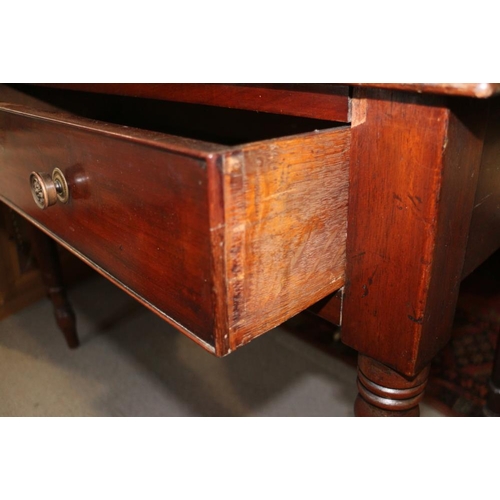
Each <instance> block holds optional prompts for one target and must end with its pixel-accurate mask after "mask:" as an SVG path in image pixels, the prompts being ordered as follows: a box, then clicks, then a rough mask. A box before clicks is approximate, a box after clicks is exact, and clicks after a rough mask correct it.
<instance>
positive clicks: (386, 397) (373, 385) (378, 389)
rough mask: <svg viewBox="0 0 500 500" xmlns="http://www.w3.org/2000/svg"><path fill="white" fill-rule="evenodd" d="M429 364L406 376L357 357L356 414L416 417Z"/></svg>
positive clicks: (368, 359)
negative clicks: (417, 372) (357, 393)
mask: <svg viewBox="0 0 500 500" xmlns="http://www.w3.org/2000/svg"><path fill="white" fill-rule="evenodd" d="M428 375H429V367H427V368H425V369H424V370H422V371H421V372H420V373H419V374H418V375H417V376H416V377H412V378H407V377H403V376H402V375H400V374H399V373H397V372H395V371H394V370H392V369H391V368H389V367H388V366H385V365H383V364H382V363H379V362H378V361H375V360H374V359H372V358H369V357H367V356H363V355H361V354H360V355H359V357H358V391H359V395H358V398H357V400H356V403H355V405H354V413H355V415H356V416H357V417H418V416H419V415H420V409H419V406H418V404H419V402H420V400H421V399H422V397H423V395H424V389H425V385H426V384H427V377H428Z"/></svg>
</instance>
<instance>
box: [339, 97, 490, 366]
mask: <svg viewBox="0 0 500 500" xmlns="http://www.w3.org/2000/svg"><path fill="white" fill-rule="evenodd" d="M354 96H355V99H356V100H355V102H354V106H355V108H354V109H353V129H352V148H351V152H352V156H351V168H350V189H349V215H348V228H349V231H348V238H347V270H346V287H345V295H344V309H343V331H342V339H343V341H344V342H345V343H347V344H348V345H349V346H351V347H353V348H355V349H357V350H358V351H360V352H361V353H363V354H366V355H367V356H370V357H372V358H374V359H376V360H378V361H380V362H383V363H385V364H387V365H388V366H390V367H392V368H394V369H395V370H397V371H399V372H400V373H402V374H405V375H407V376H415V375H416V374H417V373H419V372H420V371H421V370H422V369H424V368H425V366H426V364H427V363H429V361H430V360H431V359H432V357H433V356H434V355H435V354H436V353H437V352H438V350H439V349H440V348H441V347H442V346H443V345H444V344H445V343H446V342H447V341H448V338H449V334H450V328H451V322H452V320H453V315H454V311H455V305H456V300H457V295H458V288H459V283H460V276H461V273H462V268H463V263H464V256H465V248H466V243H467V236H468V231H469V226H470V220H471V214H472V209H473V203H474V196H475V192H476V184H477V178H478V171H479V163H480V159H481V152H482V144H483V138H484V130H485V124H486V116H485V113H484V109H483V108H484V106H481V105H478V102H479V103H481V102H482V103H483V105H484V104H486V102H487V101H474V100H458V101H453V102H452V103H448V102H447V101H446V100H445V99H444V98H440V97H437V96H419V95H417V94H408V93H398V92H392V91H387V90H370V89H359V90H357V91H356V92H355V94H354ZM448 104H451V105H452V107H453V110H450V109H449V108H448Z"/></svg>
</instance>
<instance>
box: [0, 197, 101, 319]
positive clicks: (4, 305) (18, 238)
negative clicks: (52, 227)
mask: <svg viewBox="0 0 500 500" xmlns="http://www.w3.org/2000/svg"><path fill="white" fill-rule="evenodd" d="M30 227H31V224H30V223H29V222H27V221H26V220H25V219H24V218H23V217H21V216H20V215H18V214H17V213H16V212H14V211H13V210H11V209H10V208H8V207H7V206H5V205H4V204H0V320H2V319H3V318H6V317H7V316H9V315H11V314H14V313H16V312H17V311H19V310H21V309H23V308H24V307H26V306H28V305H29V304H31V303H33V302H35V301H37V300H39V299H41V298H42V297H43V296H44V295H46V294H47V293H48V290H47V289H46V287H45V285H44V283H43V280H42V273H41V272H40V269H39V266H38V263H37V261H36V259H35V255H34V251H33V241H32V240H31V237H30V233H31V232H30ZM46 238H48V237H47V236H46ZM52 248H54V247H52ZM54 252H55V254H54V255H55V257H54V258H56V259H57V260H59V261H60V263H61V264H60V266H61V267H62V268H63V269H64V277H65V281H66V282H67V283H68V284H72V283H74V282H76V281H79V280H81V279H83V278H85V277H86V276H88V275H89V273H90V272H91V271H90V269H89V267H88V266H86V265H85V264H83V262H81V260H80V259H77V258H76V257H75V256H74V255H72V254H71V253H70V252H68V251H67V250H64V249H62V248H60V247H59V248H57V249H55V248H54Z"/></svg>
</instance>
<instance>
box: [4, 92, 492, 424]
mask: <svg viewBox="0 0 500 500" xmlns="http://www.w3.org/2000/svg"><path fill="white" fill-rule="evenodd" d="M498 91H499V88H498V87H497V86H496V85H491V84H479V85H476V84H440V85H436V84H398V85H390V84H376V85H371V86H370V85H367V86H365V85H358V84H351V85H350V86H347V85H321V86H314V85H305V86H304V85H300V86H293V85H284V86H269V85H262V86H258V85H252V86H245V85H170V84H165V85H126V84H112V85H96V86H93V85H87V84H80V85H52V86H3V87H2V88H1V89H0V103H1V104H0V130H1V135H0V173H1V175H2V178H3V179H5V183H4V184H3V185H2V187H0V199H2V201H4V202H5V203H7V204H8V205H9V206H11V207H12V208H13V209H14V210H17V211H19V213H21V214H22V215H23V216H24V217H26V218H27V219H28V220H30V221H31V222H33V223H34V224H36V225H37V226H38V227H40V228H41V229H42V230H43V231H44V232H46V233H47V234H49V235H51V236H52V237H54V238H55V239H56V240H57V241H59V242H60V243H61V244H63V245H65V246H66V247H68V248H69V249H71V250H72V251H73V252H74V253H75V254H77V255H79V256H80V257H81V258H82V259H83V260H85V261H86V262H88V263H89V264H90V265H91V266H93V267H94V268H95V269H97V270H98V271H99V272H101V273H102V274H104V275H105V276H107V277H108V278H109V279H110V280H112V281H113V282H115V283H116V284H117V285H118V286H121V287H122V288H123V289H124V290H126V291H127V292H128V293H130V294H131V295H133V296H134V297H136V298H137V299H138V300H140V301H141V302H142V303H144V304H145V305H146V306H147V307H149V308H150V309H152V310H153V311H154V312H156V313H157V314H159V315H160V316H162V317H164V318H165V319H166V320H167V321H169V322H171V323H172V324H174V325H175V326H176V327H177V328H179V329H180V330H181V331H183V332H184V333H185V334H187V335H188V336H190V337H191V338H192V339H193V340H195V341H196V342H198V343H199V344H200V345H202V346H203V347H205V348H206V349H208V350H210V351H211V352H214V353H215V354H217V355H225V354H228V353H229V352H231V351H232V350H234V349H236V348H238V347H239V346H241V345H243V344H245V343H246V342H248V341H250V340H251V339H253V338H255V337H256V336H257V335H260V334H262V333H264V332H265V331H267V330H269V329H270V328H272V327H273V326H275V325H277V324H279V323H280V322H282V321H284V320H285V319H287V318H289V317H290V316H292V315H293V314H295V313H297V312H299V311H301V310H303V309H305V308H307V307H311V306H312V308H313V310H315V312H316V313H318V314H321V315H323V316H324V317H327V318H328V319H329V320H331V321H334V322H339V323H341V325H342V340H343V341H344V342H345V343H346V344H348V345H349V346H351V347H353V348H355V349H357V350H358V351H359V353H360V357H359V376H358V387H359V392H360V396H359V398H358V401H357V402H356V406H355V408H356V414H357V415H386V416H409V415H417V414H418V412H419V411H418V402H419V401H420V399H421V397H422V394H423V391H424V388H425V384H426V380H427V374H428V369H429V363H430V361H431V359H432V358H433V356H434V355H435V354H436V353H437V352H438V350H439V349H440V348H441V347H442V346H443V345H444V344H445V343H446V342H447V341H448V339H449V335H450V327H451V321H452V318H453V313H454V310H455V306H456V300H457V294H458V287H459V284H460V280H461V278H462V277H463V276H465V275H466V274H467V273H468V272H470V271H471V270H473V269H474V268H475V267H476V266H477V265H479V264H480V263H481V262H482V261H483V260H484V259H486V258H487V257H488V256H489V255H490V254H491V253H493V252H494V251H495V250H496V249H497V248H498V247H499V246H500V230H499V229H500V181H499V179H500V172H499V165H500V162H499V161H497V160H496V158H498V155H496V151H497V150H498V148H499V147H500V130H499V127H500V119H499V116H498V110H499V109H500V104H499V98H497V97H495V94H496V93H497V92H498ZM232 107H234V108H239V109H234V110H233V109H227V108H232ZM242 110H244V111H242ZM252 111H257V112H259V113H253V112H252ZM95 120H98V121H95ZM170 134H173V135H170ZM207 141H208V142H207ZM55 167H57V168H60V169H61V170H62V171H63V173H64V175H65V176H66V178H67V181H68V184H69V187H70V192H71V196H70V200H69V202H68V203H67V204H65V205H63V204H56V206H54V207H50V208H49V209H48V210H44V211H41V210H40V209H39V208H38V207H37V206H36V205H35V203H34V202H33V200H32V198H31V194H30V192H29V186H28V177H29V173H30V172H31V171H32V170H36V171H45V172H47V171H48V172H50V171H52V169H53V168H55ZM469 235H470V236H469ZM336 291H337V293H335V294H334V295H332V296H331V294H332V293H334V292H336ZM330 296H331V299H329V298H328V297H330ZM315 304H316V305H315Z"/></svg>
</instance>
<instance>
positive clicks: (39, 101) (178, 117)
mask: <svg viewBox="0 0 500 500" xmlns="http://www.w3.org/2000/svg"><path fill="white" fill-rule="evenodd" d="M8 90H9V91H10V92H15V93H16V100H17V102H19V103H20V104H27V105H33V104H34V101H36V105H37V107H38V108H39V109H40V106H41V105H43V107H45V109H47V110H59V111H65V112H69V113H71V114H74V115H77V116H81V117H85V118H90V119H94V120H99V121H103V122H107V123H114V124H117V125H125V126H128V127H135V128H139V129H145V130H151V131H155V132H162V133H166V134H170V135H176V136H182V137H189V138H191V139H196V140H201V141H207V142H213V143H217V144H221V145H224V146H236V145H239V144H244V143H248V142H255V141H261V140H267V139H274V138H278V137H285V136H290V135H296V134H302V133H307V132H313V131H314V130H325V129H329V128H333V127H335V126H337V125H344V124H341V123H338V122H333V121H329V120H318V119H313V118H303V117H298V116H285V115H278V114H273V113H259V112H256V111H247V110H240V109H230V108H222V107H215V106H206V105H200V104H186V103H181V102H169V101H162V100H156V99H144V98H136V97H128V96H119V95H104V94H96V93H88V92H80V91H73V90H60V89H52V88H46V87H38V86H32V85H11V86H9V88H8ZM0 100H2V92H1V91H0Z"/></svg>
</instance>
